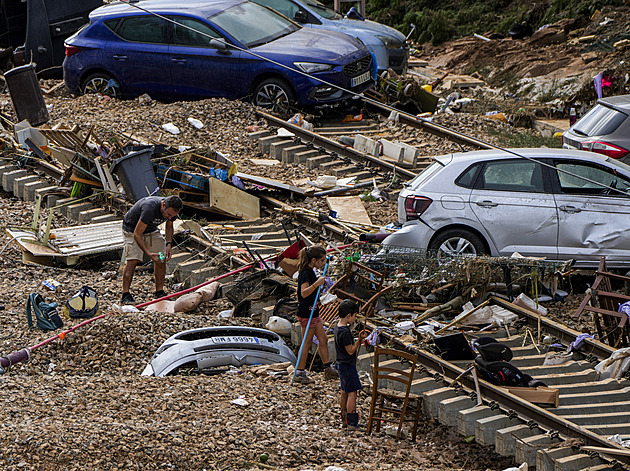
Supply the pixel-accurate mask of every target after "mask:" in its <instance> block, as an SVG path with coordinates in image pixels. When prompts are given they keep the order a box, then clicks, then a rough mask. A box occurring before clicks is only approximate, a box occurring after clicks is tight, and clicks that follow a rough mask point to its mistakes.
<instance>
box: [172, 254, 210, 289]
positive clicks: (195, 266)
mask: <svg viewBox="0 0 630 471" xmlns="http://www.w3.org/2000/svg"><path fill="white" fill-rule="evenodd" d="M205 263H206V262H205V261H204V260H199V259H196V260H189V261H187V262H183V263H180V264H179V265H178V266H177V270H176V275H177V281H179V282H180V283H183V282H184V281H186V279H187V278H188V277H189V276H190V275H191V274H192V272H193V271H195V270H199V269H201V268H202V267H203V265H204V264H205ZM191 286H192V285H191Z"/></svg>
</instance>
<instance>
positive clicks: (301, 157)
mask: <svg viewBox="0 0 630 471" xmlns="http://www.w3.org/2000/svg"><path fill="white" fill-rule="evenodd" d="M318 155H320V154H319V151H317V150H305V151H303V152H296V153H295V155H294V156H293V163H295V164H303V163H304V162H306V161H308V159H310V158H311V157H316V156H318Z"/></svg>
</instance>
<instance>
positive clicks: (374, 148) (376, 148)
mask: <svg viewBox="0 0 630 471" xmlns="http://www.w3.org/2000/svg"><path fill="white" fill-rule="evenodd" d="M354 148H355V149H356V150H358V151H359V152H363V153H365V154H368V155H371V156H373V157H378V156H379V154H380V151H381V144H380V143H379V142H378V141H375V140H374V139H370V138H369V137H365V136H362V135H361V134H357V135H356V136H355V137H354Z"/></svg>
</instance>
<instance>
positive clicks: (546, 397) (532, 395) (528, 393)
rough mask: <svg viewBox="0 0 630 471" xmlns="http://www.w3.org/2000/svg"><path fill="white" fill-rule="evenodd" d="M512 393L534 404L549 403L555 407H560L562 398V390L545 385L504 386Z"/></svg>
mask: <svg viewBox="0 0 630 471" xmlns="http://www.w3.org/2000/svg"><path fill="white" fill-rule="evenodd" d="M503 389H506V390H508V391H509V392H510V393H511V394H514V395H515V396H518V397H520V398H521V399H524V400H526V401H529V402H531V403H532V404H549V405H551V406H553V407H558V403H559V400H560V390H559V389H552V388H547V387H544V386H538V387H536V388H519V387H512V386H510V387H504V388H503Z"/></svg>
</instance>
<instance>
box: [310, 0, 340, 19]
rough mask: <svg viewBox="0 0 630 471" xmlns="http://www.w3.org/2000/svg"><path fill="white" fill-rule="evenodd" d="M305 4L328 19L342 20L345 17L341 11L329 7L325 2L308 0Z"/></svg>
mask: <svg viewBox="0 0 630 471" xmlns="http://www.w3.org/2000/svg"><path fill="white" fill-rule="evenodd" d="M304 5H306V6H307V7H309V8H310V9H311V10H313V11H315V13H317V14H318V15H320V16H322V17H323V18H326V19H327V20H340V19H342V18H343V16H341V15H340V14H339V13H337V12H336V11H335V10H333V9H332V8H330V7H327V6H326V5H324V4H323V3H319V2H318V1H317V0H306V1H305V2H304Z"/></svg>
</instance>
